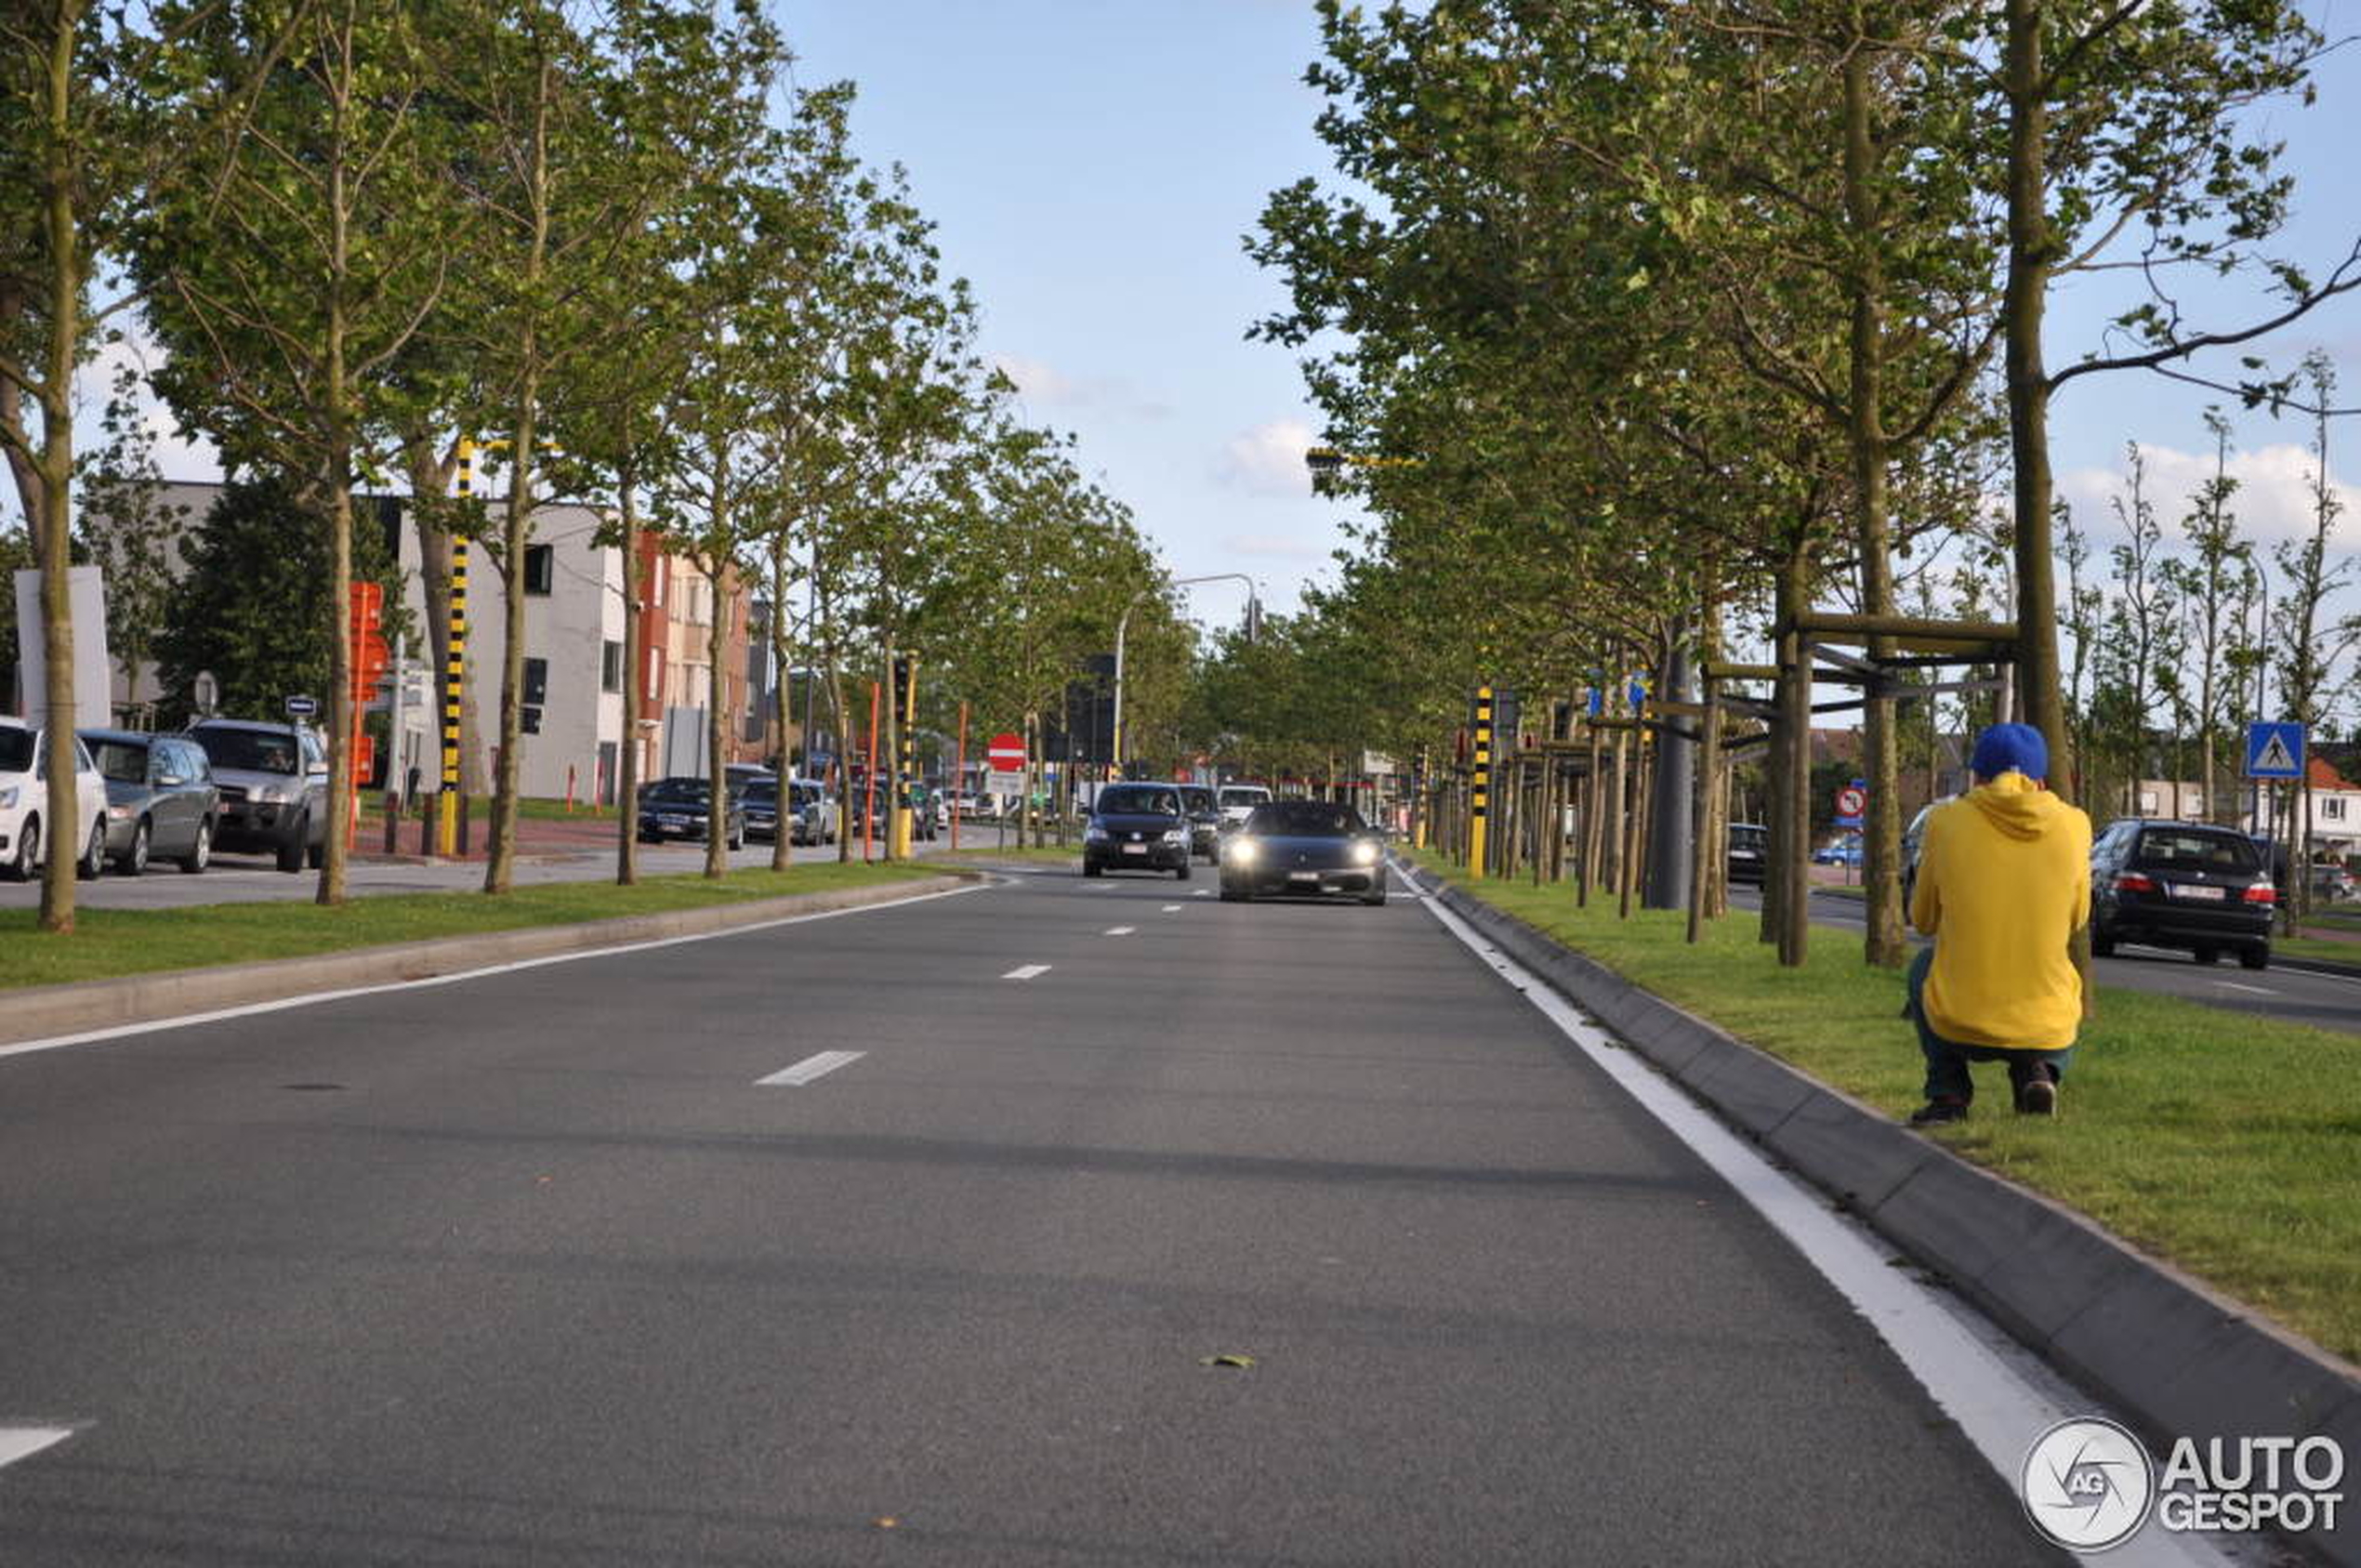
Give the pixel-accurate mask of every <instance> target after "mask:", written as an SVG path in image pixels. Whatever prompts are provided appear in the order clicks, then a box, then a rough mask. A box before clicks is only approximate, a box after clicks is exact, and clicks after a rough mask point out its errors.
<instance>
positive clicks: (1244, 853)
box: [1230, 837, 1261, 865]
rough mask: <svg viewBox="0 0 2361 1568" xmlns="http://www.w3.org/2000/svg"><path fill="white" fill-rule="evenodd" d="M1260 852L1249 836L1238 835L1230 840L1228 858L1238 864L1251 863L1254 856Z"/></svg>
mask: <svg viewBox="0 0 2361 1568" xmlns="http://www.w3.org/2000/svg"><path fill="white" fill-rule="evenodd" d="M1260 852H1261V851H1260V850H1259V849H1258V848H1257V847H1256V845H1255V842H1254V840H1253V839H1251V838H1247V837H1236V838H1233V839H1231V840H1230V858H1231V859H1232V860H1233V861H1235V862H1237V863H1239V864H1240V865H1252V864H1253V863H1254V858H1255V856H1256V855H1258V854H1260Z"/></svg>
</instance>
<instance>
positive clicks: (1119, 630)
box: [1107, 572, 1261, 771]
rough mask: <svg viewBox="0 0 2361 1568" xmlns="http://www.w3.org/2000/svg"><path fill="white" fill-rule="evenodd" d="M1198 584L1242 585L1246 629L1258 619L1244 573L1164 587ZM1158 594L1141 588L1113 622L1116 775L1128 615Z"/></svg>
mask: <svg viewBox="0 0 2361 1568" xmlns="http://www.w3.org/2000/svg"><path fill="white" fill-rule="evenodd" d="M1199 583H1244V584H1245V585H1246V624H1247V626H1254V625H1255V624H1256V623H1257V622H1258V621H1259V620H1260V614H1259V611H1260V608H1261V601H1260V600H1258V599H1256V598H1255V596H1254V579H1253V578H1251V577H1249V576H1247V575H1246V573H1243V572H1216V573H1211V574H1209V575H1207V576H1204V577H1176V578H1174V579H1173V580H1172V581H1171V582H1169V583H1167V584H1164V585H1163V586H1164V587H1167V588H1185V587H1192V586H1195V585H1196V584H1199ZM1159 591H1161V590H1160V589H1159V588H1157V587H1154V586H1150V587H1144V588H1141V590H1140V591H1139V592H1138V593H1135V594H1133V595H1132V596H1131V602H1130V603H1128V604H1127V605H1125V606H1124V607H1123V614H1122V615H1121V616H1120V617H1118V618H1117V619H1116V621H1115V716H1114V718H1115V722H1114V726H1113V728H1114V731H1115V733H1114V735H1113V737H1112V738H1111V739H1110V741H1109V743H1108V745H1107V755H1108V756H1109V757H1110V758H1114V760H1115V768H1116V769H1117V771H1120V770H1121V769H1122V767H1123V643H1124V638H1125V636H1126V634H1128V632H1129V631H1130V629H1131V612H1133V611H1134V610H1137V609H1139V608H1140V604H1141V600H1145V599H1146V598H1147V597H1148V596H1149V595H1150V594H1153V593H1156V592H1159Z"/></svg>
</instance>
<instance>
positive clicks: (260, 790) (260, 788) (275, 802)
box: [254, 784, 295, 806]
mask: <svg viewBox="0 0 2361 1568" xmlns="http://www.w3.org/2000/svg"><path fill="white" fill-rule="evenodd" d="M254 797H255V798H256V799H257V800H258V801H260V802H261V803H262V804H264V805H265V806H284V805H285V804H286V803H287V802H288V801H290V800H293V799H294V798H295V786H294V785H293V784H257V786H256V787H255V792H254Z"/></svg>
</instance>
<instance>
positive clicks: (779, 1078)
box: [755, 1051, 868, 1089]
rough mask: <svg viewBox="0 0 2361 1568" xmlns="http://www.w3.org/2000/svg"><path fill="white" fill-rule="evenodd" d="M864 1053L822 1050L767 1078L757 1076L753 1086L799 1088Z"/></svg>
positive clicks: (847, 1063) (855, 1059)
mask: <svg viewBox="0 0 2361 1568" xmlns="http://www.w3.org/2000/svg"><path fill="white" fill-rule="evenodd" d="M866 1055H868V1052H866V1051H822V1052H821V1053H820V1054H819V1055H818V1056H807V1057H805V1058H804V1059H803V1060H802V1061H798V1062H797V1063H796V1064H795V1065H794V1066H793V1067H782V1068H781V1069H779V1071H777V1072H776V1073H773V1074H771V1076H769V1077H767V1078H757V1079H756V1080H755V1087H758V1088H760V1087H779V1088H791V1089H794V1088H801V1087H803V1086H804V1085H806V1084H808V1083H810V1082H811V1080H812V1079H814V1078H824V1077H825V1076H827V1075H828V1074H831V1073H833V1072H835V1071H836V1070H837V1069H838V1068H839V1067H850V1066H851V1065H852V1064H853V1063H854V1062H856V1061H860V1060H861V1059H862V1058H863V1057H864V1056H866Z"/></svg>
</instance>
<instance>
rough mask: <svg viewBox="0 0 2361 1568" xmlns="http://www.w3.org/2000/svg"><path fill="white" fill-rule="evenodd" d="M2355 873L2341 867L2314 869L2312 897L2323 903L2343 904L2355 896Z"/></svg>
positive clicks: (2331, 866) (2327, 866) (2329, 866)
mask: <svg viewBox="0 0 2361 1568" xmlns="http://www.w3.org/2000/svg"><path fill="white" fill-rule="evenodd" d="M2354 886H2355V884H2354V879H2353V873H2352V872H2350V871H2347V870H2346V869H2345V868H2344V867H2343V866H2341V865H2315V866H2314V867H2313V868H2312V896H2313V897H2314V898H2316V899H2318V900H2319V901H2320V902H2321V903H2342V902H2343V901H2344V900H2346V899H2349V898H2351V897H2352V896H2353V893H2354Z"/></svg>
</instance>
